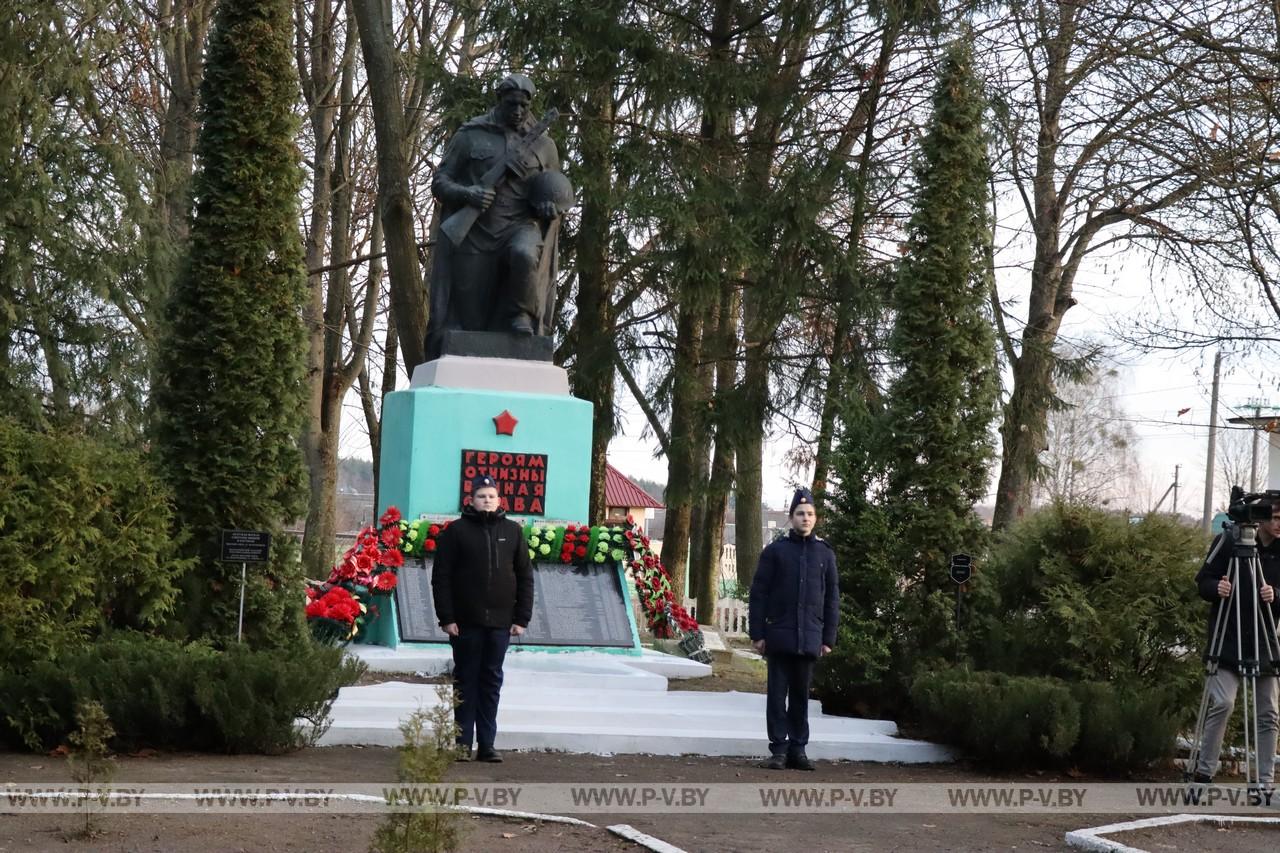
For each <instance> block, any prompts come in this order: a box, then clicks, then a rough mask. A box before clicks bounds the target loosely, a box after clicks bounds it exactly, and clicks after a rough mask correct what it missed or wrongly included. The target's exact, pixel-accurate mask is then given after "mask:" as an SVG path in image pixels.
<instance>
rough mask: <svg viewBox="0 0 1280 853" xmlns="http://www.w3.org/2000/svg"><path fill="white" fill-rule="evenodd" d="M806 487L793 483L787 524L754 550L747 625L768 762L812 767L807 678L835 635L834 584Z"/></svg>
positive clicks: (832, 564) (831, 558) (830, 556)
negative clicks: (760, 676)
mask: <svg viewBox="0 0 1280 853" xmlns="http://www.w3.org/2000/svg"><path fill="white" fill-rule="evenodd" d="M817 522H818V516H817V513H816V512H815V511H814V508H813V494H812V493H810V491H809V490H808V489H797V490H796V493H795V496H794V497H793V498H792V499H791V530H789V531H788V532H787V535H786V536H783V537H782V538H781V539H779V540H777V541H776V542H773V543H771V544H770V545H768V546H767V547H766V548H765V549H764V551H762V552H761V554H760V563H759V565H758V566H757V567H756V575H755V578H754V579H753V580H752V582H751V603H750V609H749V611H748V618H747V621H748V628H749V631H750V634H751V641H752V643H753V644H754V645H755V648H756V651H758V652H760V653H761V654H762V655H764V657H765V661H766V663H767V665H768V671H769V682H768V691H769V695H768V699H767V700H766V705H765V723H766V726H767V730H768V733H769V753H770V758H769V761H768V762H767V763H766V764H765V766H766V767H768V768H769V769H770V770H783V769H785V768H788V767H789V768H792V769H794V770H813V769H814V767H813V762H812V761H810V760H809V757H808V756H807V755H806V754H805V747H806V746H807V745H808V743H809V684H810V682H811V681H812V680H813V666H814V664H815V663H817V660H818V658H819V657H821V656H822V655H825V654H828V653H829V652H830V651H831V647H832V646H834V645H835V643H836V623H837V622H838V621H839V619H840V587H839V582H838V580H837V576H836V555H835V552H834V551H833V550H831V546H830V545H828V544H827V543H826V542H825V541H823V539H822V538H821V537H819V536H815V535H814V534H813V527H814V525H815V524H817Z"/></svg>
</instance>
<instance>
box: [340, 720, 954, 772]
mask: <svg viewBox="0 0 1280 853" xmlns="http://www.w3.org/2000/svg"><path fill="white" fill-rule="evenodd" d="M634 721H635V718H630V719H628V720H619V721H618V724H617V725H611V726H580V727H574V728H573V729H572V730H569V729H562V728H556V727H553V726H549V725H548V724H546V723H540V724H538V723H514V724H510V725H504V724H502V723H501V722H500V723H499V731H498V741H499V742H498V747H499V748H500V749H511V750H551V751H563V752H574V753H588V754H594V755H611V754H618V753H632V754H644V755H708V756H739V757H748V756H761V755H764V754H765V753H766V752H767V749H768V747H767V744H766V742H765V739H764V737H763V735H762V733H757V734H754V735H747V734H745V733H738V732H723V731H712V730H704V729H701V728H692V727H686V728H652V727H649V726H647V725H644V726H638V725H635V724H634ZM402 742H403V737H402V735H401V733H400V729H399V727H398V721H397V720H394V719H391V718H390V715H388V716H387V717H385V718H379V719H372V720H361V719H352V718H342V717H337V718H335V719H334V721H333V724H332V725H331V726H330V727H329V730H328V731H327V732H326V733H325V734H324V736H323V737H322V738H321V739H320V742H319V746H339V745H350V744H359V745H364V746H388V747H394V746H400V745H401V743H402ZM807 752H808V754H809V756H810V757H812V758H817V759H826V760H832V759H844V760H848V761H876V762H898V763H903V764H920V763H934V762H945V761H953V760H954V759H955V756H954V754H953V753H952V752H951V751H950V750H949V749H947V748H946V747H944V746H941V745H939V744H934V743H928V742H925V741H914V740H906V739H902V738H894V737H888V736H886V735H883V734H868V733H863V732H854V733H845V732H823V733H819V734H811V735H810V740H809V745H808V748H807Z"/></svg>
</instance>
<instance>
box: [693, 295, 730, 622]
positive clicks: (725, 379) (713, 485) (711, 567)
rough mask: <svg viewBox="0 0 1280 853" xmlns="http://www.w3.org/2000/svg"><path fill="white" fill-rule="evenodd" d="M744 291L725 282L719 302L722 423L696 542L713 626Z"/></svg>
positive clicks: (701, 612)
mask: <svg viewBox="0 0 1280 853" xmlns="http://www.w3.org/2000/svg"><path fill="white" fill-rule="evenodd" d="M739 294H740V291H739V290H738V288H737V287H736V286H735V285H734V284H733V283H731V282H729V281H728V280H727V279H726V282H725V285H724V288H723V290H722V293H721V297H720V306H719V312H718V314H719V316H718V318H717V323H716V335H715V339H714V343H713V347H714V352H715V353H716V354H717V356H718V357H717V359H716V397H717V402H718V410H717V413H718V417H717V419H716V429H715V444H716V449H715V458H714V460H713V461H712V463H711V472H710V479H709V481H708V483H707V490H706V499H705V500H704V501H703V502H702V506H703V515H702V528H703V530H702V534H701V535H700V536H699V537H698V538H697V539H696V540H695V541H696V543H697V550H695V552H694V556H695V559H694V561H693V565H694V566H695V567H696V569H695V573H696V574H697V575H699V576H700V577H699V580H698V585H697V589H698V593H697V599H698V621H699V622H702V623H703V624H706V625H714V624H715V610H716V601H717V599H718V597H719V595H720V553H721V551H723V550H724V518H725V514H726V513H727V511H728V509H729V492H730V491H731V490H732V488H733V472H734V464H733V463H734V447H735V442H736V439H737V437H738V435H737V430H736V429H735V427H736V424H734V423H733V422H732V421H731V418H732V417H733V409H734V407H733V406H732V405H730V404H729V403H730V401H731V400H732V398H733V397H734V396H735V395H736V393H737V388H736V386H737V379H738V375H737V374H738V361H737V355H738V307H739V302H740V296H739Z"/></svg>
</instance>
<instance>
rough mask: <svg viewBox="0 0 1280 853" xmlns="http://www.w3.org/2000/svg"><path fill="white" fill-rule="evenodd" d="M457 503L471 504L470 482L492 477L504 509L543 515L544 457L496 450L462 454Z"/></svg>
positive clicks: (539, 454) (524, 513) (544, 501)
mask: <svg viewBox="0 0 1280 853" xmlns="http://www.w3.org/2000/svg"><path fill="white" fill-rule="evenodd" d="M460 469H461V474H462V477H461V483H459V489H458V502H459V504H460V505H461V506H466V505H467V504H468V503H470V502H471V481H472V480H474V479H475V478H476V477H481V476H487V477H492V478H493V479H494V481H495V482H496V483H497V485H498V495H499V498H500V502H501V504H502V506H503V508H504V509H506V510H508V511H509V512H512V513H519V514H522V515H542V514H543V513H544V512H545V505H546V495H547V492H546V486H545V483H546V481H547V455H546V454H545V453H515V452H508V451H499V450H463V451H462V465H461V466H460Z"/></svg>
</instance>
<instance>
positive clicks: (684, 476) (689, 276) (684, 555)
mask: <svg viewBox="0 0 1280 853" xmlns="http://www.w3.org/2000/svg"><path fill="white" fill-rule="evenodd" d="M732 21H733V4H732V3H731V2H730V0H716V2H715V4H714V9H713V11H712V23H711V31H710V33H709V34H708V42H709V44H710V56H711V58H710V63H711V65H712V66H713V70H712V71H710V72H709V74H710V77H711V78H712V79H715V80H728V79H729V78H730V74H731V72H730V69H729V66H730V65H732V62H733V57H732V54H731V51H730V46H731V37H732V36H731V25H732ZM732 121H733V112H732V109H731V105H730V103H729V101H728V96H727V93H726V92H724V91H721V90H713V91H712V92H711V93H710V94H708V96H707V99H706V103H705V104H704V105H703V112H702V127H701V130H700V144H701V146H702V152H703V156H705V157H706V159H707V162H708V163H710V164H712V168H713V169H714V170H715V171H717V172H719V171H723V170H724V169H726V168H729V167H730V164H729V163H728V162H727V158H726V156H725V151H724V147H725V145H726V144H727V143H728V141H729V136H730V130H731V125H732ZM706 215H707V216H712V215H723V211H715V212H713V211H711V210H708V211H706ZM689 241H690V243H691V245H690V246H689V247H688V249H689V252H690V253H691V254H695V255H696V254H698V253H705V252H706V251H707V250H706V249H705V248H704V247H703V246H701V245H696V244H695V241H694V238H693V237H692V236H691V237H690V238H689ZM723 265H724V264H723V258H715V259H712V258H703V259H701V263H692V264H691V265H690V268H689V270H688V271H686V273H685V277H684V280H683V281H682V282H681V284H680V300H679V301H680V306H679V316H678V319H677V321H676V343H675V364H674V367H673V373H674V377H675V381H674V382H673V384H672V390H671V430H670V435H669V439H670V452H668V453H667V490H666V501H665V502H666V504H667V515H666V523H665V524H664V526H663V533H662V562H663V564H664V565H666V567H667V571H669V572H670V573H671V581H672V588H673V590H674V591H675V595H676V600H677V601H683V600H684V595H685V592H686V588H687V587H686V580H687V564H688V561H689V530H690V523H691V521H692V510H693V502H694V500H695V498H696V497H697V492H698V491H699V487H700V485H701V484H698V483H696V482H695V476H696V472H697V465H698V458H699V450H701V453H702V455H703V456H705V455H706V452H707V443H706V436H705V432H704V430H703V427H704V425H705V419H704V416H703V414H704V409H705V406H706V404H707V397H706V395H705V388H704V384H703V377H702V376H701V375H700V374H701V368H702V336H703V332H704V330H705V327H706V322H707V315H708V313H709V312H710V310H711V306H712V305H713V304H714V302H715V298H716V296H715V293H714V291H713V292H711V293H708V292H707V291H708V288H709V286H710V285H709V282H708V276H707V275H706V270H708V269H713V268H718V269H721V270H722V269H723ZM700 432H702V433H704V434H702V435H700V434H699V433H700Z"/></svg>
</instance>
